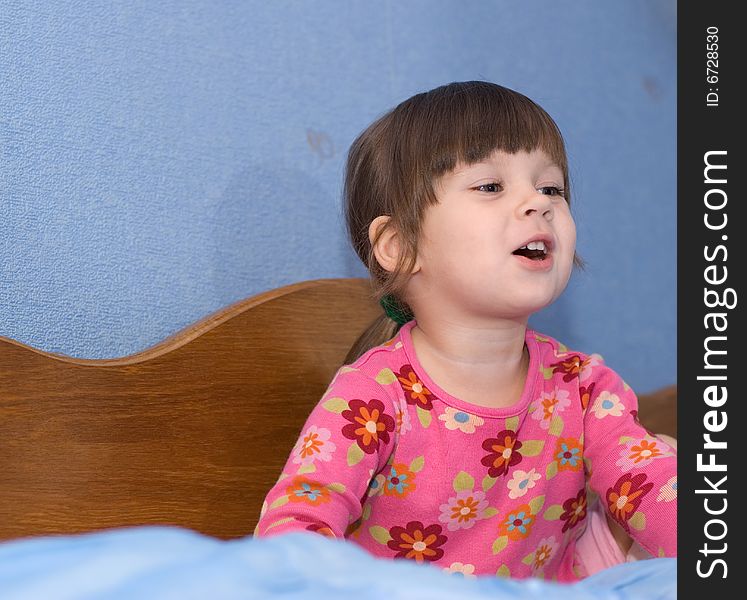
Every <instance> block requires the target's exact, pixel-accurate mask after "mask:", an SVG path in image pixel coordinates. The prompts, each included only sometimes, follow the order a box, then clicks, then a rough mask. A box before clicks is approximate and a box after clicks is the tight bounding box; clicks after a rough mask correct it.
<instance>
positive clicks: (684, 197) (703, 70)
mask: <svg viewBox="0 0 747 600" xmlns="http://www.w3.org/2000/svg"><path fill="white" fill-rule="evenodd" d="M737 5H738V3H736V2H725V1H722V2H718V1H713V0H711V2H706V1H703V0H700V1H688V2H680V3H679V4H678V18H677V20H678V32H677V52H678V66H677V76H678V85H677V94H678V96H677V108H678V115H677V152H678V156H677V185H678V190H677V206H678V212H677V228H678V235H677V256H678V260H677V266H678V272H677V288H678V289H677V310H678V322H677V336H678V356H677V369H678V377H677V380H678V386H677V387H678V440H679V455H678V475H679V477H678V487H679V491H678V495H679V497H678V508H679V519H678V527H677V532H678V563H677V573H678V596H679V597H682V598H701V599H702V598H708V597H712V598H728V597H735V596H733V594H734V593H736V594H737V595H739V592H731V593H730V592H729V590H737V589H739V588H740V587H741V585H740V583H741V581H740V574H742V573H743V572H744V567H743V566H742V565H743V562H744V559H743V558H742V552H740V550H741V548H742V543H741V542H742V540H743V537H742V533H743V531H744V528H743V527H742V524H741V523H742V521H743V520H744V518H743V516H742V515H743V513H744V508H743V502H740V500H741V498H740V497H739V496H738V495H737V486H739V487H741V484H742V482H743V477H742V475H743V473H744V470H745V469H744V466H745V458H747V457H745V449H746V448H747V446H746V445H744V443H743V442H741V441H740V440H741V439H742V438H745V437H747V436H745V434H741V432H740V430H739V428H740V427H743V426H744V418H743V416H742V414H741V413H742V411H743V410H744V409H743V408H742V407H743V406H744V404H745V401H746V400H745V399H744V398H742V397H741V396H742V394H741V388H742V385H747V384H744V383H743V382H742V380H741V378H740V377H739V375H740V374H742V372H744V370H745V369H744V367H742V366H741V364H740V357H739V356H738V354H737V352H738V350H739V343H740V338H741V337H742V336H744V335H745V333H747V331H745V328H744V322H743V319H742V313H743V311H742V310H741V308H742V306H741V305H740V303H741V304H744V303H747V295H745V293H747V291H745V288H744V286H743V285H742V283H741V282H742V275H741V273H742V272H743V271H744V270H745V269H746V268H747V267H746V266H745V263H744V262H743V261H742V260H741V254H742V250H741V247H740V246H741V245H742V244H744V243H746V240H745V236H744V235H740V234H741V231H740V227H741V225H742V221H740V218H739V217H738V213H741V206H740V205H741V203H742V202H744V201H745V198H743V197H741V196H742V194H740V193H739V191H740V190H739V189H738V188H737V187H736V185H732V186H731V197H729V189H728V183H729V182H732V181H733V182H734V183H737V184H738V183H739V181H740V179H741V177H742V176H743V171H744V169H745V162H744V151H743V149H742V148H743V146H744V145H745V143H746V142H745V141H742V140H740V141H741V144H739V143H738V142H737V139H736V138H737V135H738V133H739V132H740V131H741V130H742V129H743V128H744V122H743V119H742V117H741V112H742V110H743V109H742V110H740V109H741V105H747V102H745V100H744V99H743V98H741V97H740V96H739V94H738V92H737V88H738V86H739V84H740V83H741V80H742V78H743V76H744V69H743V61H742V60H740V59H739V58H738V53H742V52H744V48H743V47H741V44H740V42H741V41H742V38H743V33H742V25H741V23H740V21H739V19H738V18H737V15H736V6H737ZM709 28H710V29H709ZM716 30H717V31H716ZM709 35H713V36H717V37H711V38H709V37H708V36H709ZM707 44H710V46H709V47H707ZM714 44H715V46H714ZM708 52H712V54H711V55H710V56H709V55H708V54H707V53H708ZM713 52H717V53H718V55H717V56H716V55H715V54H713ZM709 59H711V60H717V61H718V62H717V63H710V64H709V63H708V62H707V61H708V60H709ZM709 66H710V67H711V71H707V68H708V67H709ZM708 76H710V77H711V80H710V81H709V80H707V77H708ZM709 93H710V94H711V95H710V96H709V95H708V94H709ZM709 153H710V154H709ZM706 161H707V162H708V164H710V165H712V166H713V167H714V168H711V169H709V170H705V169H706ZM718 166H721V167H725V168H718ZM708 205H710V207H709V206H708ZM706 218H707V219H708V223H709V224H710V225H711V227H712V228H711V229H709V227H708V226H707V225H706V223H705V221H704V219H706ZM724 218H726V219H727V222H726V224H725V225H724V226H723V227H721V224H722V223H723V220H724ZM729 290H731V292H730V291H729ZM740 296H742V297H740ZM735 302H736V304H735ZM719 303H720V304H722V305H721V306H719ZM709 304H711V305H713V306H708V305H709ZM716 313H718V314H720V315H722V316H712V317H709V316H708V315H709V314H711V315H715V314H716ZM719 327H721V328H724V329H723V331H718V330H717V329H718V328H719ZM709 338H710V339H709ZM709 351H714V352H712V353H710V354H709ZM718 352H723V353H718ZM740 367H741V368H740ZM714 377H723V379H714ZM709 386H715V387H713V388H711V389H710V391H709ZM740 434H741V435H740ZM704 435H710V438H711V440H712V442H713V443H714V446H718V447H712V448H707V447H706V446H707V444H706V440H705V438H704ZM723 442H726V444H727V447H726V448H723V447H721V446H720V444H719V443H723ZM699 463H700V464H701V466H700V467H699ZM710 463H713V464H714V465H716V467H714V470H708V469H709V468H710V467H709V464H710ZM722 467H723V468H724V469H725V470H723V471H722V470H715V469H720V468H722ZM724 477H726V479H722V478H724ZM709 511H711V512H710V513H709ZM719 512H720V514H716V513H719ZM709 538H710V539H709ZM729 579H732V580H733V581H731V582H730V581H729ZM727 586H728V587H727Z"/></svg>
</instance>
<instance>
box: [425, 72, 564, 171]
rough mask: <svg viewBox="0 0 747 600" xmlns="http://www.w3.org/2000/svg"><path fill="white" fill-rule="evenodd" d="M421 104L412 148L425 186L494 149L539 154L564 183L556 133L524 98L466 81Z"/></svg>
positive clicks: (543, 114)
mask: <svg viewBox="0 0 747 600" xmlns="http://www.w3.org/2000/svg"><path fill="white" fill-rule="evenodd" d="M421 101H422V103H423V106H422V108H423V109H425V110H423V111H422V113H421V114H422V116H423V120H422V123H420V125H421V126H422V129H423V131H422V135H421V136H416V139H417V138H418V137H419V138H420V140H419V142H420V143H419V144H418V145H417V146H416V147H415V148H417V149H420V152H422V153H423V155H422V156H420V157H418V158H419V159H420V160H417V161H416V162H418V163H420V164H421V165H423V166H424V167H425V171H426V172H427V174H428V175H430V177H429V179H430V180H431V182H433V180H434V179H436V178H437V177H439V176H441V175H443V174H445V173H447V172H449V171H451V170H453V169H454V168H455V167H456V166H457V164H459V163H463V164H466V165H470V164H474V163H476V162H480V161H482V160H484V159H486V158H487V157H488V156H490V155H491V154H492V153H493V152H495V151H496V150H502V151H504V152H507V153H509V154H514V153H516V152H519V151H522V150H523V151H525V152H531V151H533V150H542V151H544V152H545V154H547V155H548V156H549V157H550V159H552V160H553V162H555V163H556V164H557V165H558V166H559V167H560V169H561V170H562V171H563V176H564V178H566V179H567V172H568V165H567V159H566V154H565V145H564V143H563V137H562V135H561V133H560V130H559V129H558V127H557V125H556V124H555V122H554V121H553V120H552V118H551V117H550V116H549V115H548V114H547V113H546V112H545V111H544V109H542V108H541V107H540V106H539V105H537V104H535V103H534V102H533V101H532V100H530V99H529V98H527V97H526V96H524V95H522V94H520V93H518V92H515V91H513V90H510V89H507V88H504V87H501V86H497V85H495V84H491V83H488V82H480V81H471V82H464V83H452V84H449V85H448V86H442V87H441V88H436V89H434V90H431V91H430V92H427V93H425V94H423V97H422V100H421ZM413 125H416V124H415V123H413ZM416 128H418V127H417V125H416ZM413 133H415V132H413ZM418 133H420V132H418Z"/></svg>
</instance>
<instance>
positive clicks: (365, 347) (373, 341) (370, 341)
mask: <svg viewBox="0 0 747 600" xmlns="http://www.w3.org/2000/svg"><path fill="white" fill-rule="evenodd" d="M399 327H400V326H399V325H398V324H397V323H395V322H394V321H393V320H392V319H390V318H389V317H388V316H387V315H386V314H385V313H382V314H381V316H379V317H376V320H374V322H373V323H371V324H370V325H369V326H368V327H367V328H366V330H365V331H364V332H363V333H362V334H361V335H360V336H359V337H358V339H357V340H355V342H354V343H353V345H352V346H351V347H350V350H348V354H347V356H346V357H345V361H344V362H343V364H346V365H349V364H352V363H354V362H355V361H356V360H358V359H359V358H360V357H361V356H363V355H364V354H365V353H366V352H368V351H369V350H370V349H371V348H373V347H375V346H380V345H381V344H383V343H384V342H386V341H388V340H391V339H392V338H393V337H394V336H395V335H396V334H397V331H399Z"/></svg>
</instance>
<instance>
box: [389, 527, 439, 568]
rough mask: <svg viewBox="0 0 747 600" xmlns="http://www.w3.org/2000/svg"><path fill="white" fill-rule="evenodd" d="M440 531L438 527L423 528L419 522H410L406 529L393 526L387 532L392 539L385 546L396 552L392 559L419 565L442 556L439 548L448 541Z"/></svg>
mask: <svg viewBox="0 0 747 600" xmlns="http://www.w3.org/2000/svg"><path fill="white" fill-rule="evenodd" d="M441 531H442V529H441V526H440V525H429V526H428V527H424V526H423V524H422V523H421V522H420V521H410V522H409V523H408V524H407V526H406V527H399V526H394V527H392V528H391V529H390V530H389V535H390V536H391V537H392V539H391V540H390V541H389V542H387V546H388V547H389V548H391V549H392V550H396V552H397V553H396V554H395V555H394V558H410V559H414V560H415V561H417V562H419V563H422V562H423V561H425V560H427V561H434V560H438V559H439V558H441V557H442V556H443V555H444V551H443V550H442V549H441V548H439V546H442V545H443V544H445V543H446V540H447V539H448V538H447V537H446V536H445V535H442V534H441Z"/></svg>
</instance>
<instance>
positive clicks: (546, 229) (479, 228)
mask: <svg viewBox="0 0 747 600" xmlns="http://www.w3.org/2000/svg"><path fill="white" fill-rule="evenodd" d="M435 191H436V195H437V197H438V200H439V202H438V203H437V204H435V205H433V206H429V207H428V208H427V209H426V211H425V214H424V218H423V223H422V228H421V239H420V240H419V248H418V257H417V262H416V265H415V274H414V275H413V277H412V279H411V280H410V282H409V284H408V298H409V300H410V301H411V305H412V306H413V308H414V309H415V312H416V314H417V312H418V310H417V308H418V305H419V304H420V303H421V302H423V303H428V304H429V305H430V304H432V303H434V302H435V303H440V306H438V307H437V308H438V309H439V310H445V311H450V312H443V313H442V314H451V315H454V316H458V315H461V316H463V317H464V316H473V317H478V318H479V317H484V318H488V319H490V318H493V319H495V318H508V319H526V318H527V317H528V316H529V315H530V314H532V313H534V312H536V311H538V310H540V309H542V308H544V307H545V306H547V305H549V304H550V303H551V302H553V301H554V300H555V299H556V298H557V297H558V296H559V295H560V294H561V292H562V291H563V289H564V288H565V286H566V284H567V283H568V278H569V277H570V274H571V269H572V267H573V255H574V251H575V247H576V227H575V224H574V222H573V218H572V217H571V213H570V209H569V206H568V203H567V202H566V201H565V198H564V196H563V193H564V190H563V172H562V171H561V169H560V167H558V166H557V165H556V164H554V163H553V162H552V161H551V160H550V158H549V157H548V156H547V155H546V154H545V153H544V152H542V151H540V150H534V151H532V152H531V153H527V152H518V153H516V154H508V153H506V152H502V151H496V152H494V153H493V154H492V155H491V156H490V157H488V158H487V159H486V160H484V161H483V162H480V163H476V164H473V165H470V166H465V165H457V167H456V169H454V171H452V172H450V173H447V174H446V175H444V176H443V177H442V178H441V179H440V180H439V181H438V185H437V186H436V189H435ZM527 244H530V245H531V246H532V248H534V250H533V251H532V249H531V248H523V247H525V246H526V245H527ZM543 246H544V253H543V252H542V250H543ZM522 248H523V249H522Z"/></svg>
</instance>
